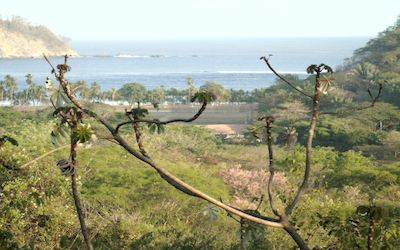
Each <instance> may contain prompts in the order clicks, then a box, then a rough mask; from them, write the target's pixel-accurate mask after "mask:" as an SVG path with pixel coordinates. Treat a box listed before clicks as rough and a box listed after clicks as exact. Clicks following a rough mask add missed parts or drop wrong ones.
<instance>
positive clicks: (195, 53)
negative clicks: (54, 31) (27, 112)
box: [0, 37, 369, 90]
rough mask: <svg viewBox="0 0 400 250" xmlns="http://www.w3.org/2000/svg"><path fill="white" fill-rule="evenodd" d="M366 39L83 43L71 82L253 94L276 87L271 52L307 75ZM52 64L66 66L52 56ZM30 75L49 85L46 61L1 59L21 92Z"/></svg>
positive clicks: (0, 69) (278, 64) (279, 64)
mask: <svg viewBox="0 0 400 250" xmlns="http://www.w3.org/2000/svg"><path fill="white" fill-rule="evenodd" d="M368 40H369V38H368V37H347V38H263V39H243V40H204V41H148V42H146V41H123V42H122V41H107V42H101V41H80V42H78V41H77V42H73V43H72V46H73V47H74V48H75V49H76V50H77V51H78V52H79V54H80V55H81V57H77V58H71V59H70V66H71V67H72V71H71V72H70V73H69V74H68V77H69V79H70V80H71V81H77V80H85V81H87V82H88V83H91V82H94V81H96V82H98V83H100V84H101V86H102V88H103V90H105V89H109V88H111V87H116V88H118V87H120V86H122V85H123V84H124V83H129V82H140V83H143V84H144V85H145V86H147V87H148V88H154V87H157V86H159V85H161V84H163V85H164V86H166V87H167V88H170V87H176V88H185V87H186V79H187V78H188V77H192V78H193V79H194V80H195V83H196V85H197V86H200V85H202V84H203V83H204V82H205V81H217V82H220V83H222V84H223V85H225V87H226V88H234V89H245V90H251V89H254V88H261V87H267V86H270V85H271V84H273V82H274V80H275V77H274V76H273V75H272V74H271V72H269V71H268V70H267V68H266V65H265V64H264V63H263V62H262V61H260V60H259V58H260V56H264V55H269V54H273V57H272V58H271V62H272V63H273V65H274V66H275V68H276V69H277V70H278V71H279V72H281V73H293V74H298V75H299V76H302V77H305V69H306V67H307V66H308V65H310V64H319V63H326V64H329V65H331V66H333V67H336V66H339V65H341V64H342V63H343V60H344V59H345V58H347V57H350V56H351V55H352V53H353V51H354V50H355V49H357V48H359V47H362V46H364V45H365V43H366V42H367V41H368ZM52 60H53V62H54V64H58V63H61V62H62V59H61V58H53V59H52ZM27 73H31V74H32V75H33V76H34V81H35V82H37V83H41V82H43V83H44V82H45V79H46V77H47V76H49V75H50V70H49V67H48V65H47V63H46V62H45V61H44V60H43V59H33V58H30V59H0V78H3V77H4V75H6V74H10V75H12V76H13V77H15V78H16V79H17V81H18V84H19V89H23V88H24V87H25V83H24V76H25V75H26V74H27Z"/></svg>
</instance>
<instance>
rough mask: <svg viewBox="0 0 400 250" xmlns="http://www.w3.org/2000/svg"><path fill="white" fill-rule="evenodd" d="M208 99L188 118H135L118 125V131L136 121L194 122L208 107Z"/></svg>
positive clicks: (165, 123) (157, 122) (160, 123)
mask: <svg viewBox="0 0 400 250" xmlns="http://www.w3.org/2000/svg"><path fill="white" fill-rule="evenodd" d="M207 104H208V103H207V101H204V102H203V104H202V105H201V108H200V109H199V110H198V111H197V113H196V114H195V115H194V116H192V117H190V118H188V119H172V120H168V121H160V120H154V119H153V120H150V119H134V120H130V121H126V122H123V123H120V124H118V125H117V127H116V128H115V131H116V133H118V131H119V129H120V128H121V127H122V126H125V125H128V124H135V123H153V124H157V125H167V124H169V123H175V122H185V123H189V122H192V121H194V120H196V119H197V118H199V117H200V115H201V114H202V113H203V112H204V110H205V109H206V107H207Z"/></svg>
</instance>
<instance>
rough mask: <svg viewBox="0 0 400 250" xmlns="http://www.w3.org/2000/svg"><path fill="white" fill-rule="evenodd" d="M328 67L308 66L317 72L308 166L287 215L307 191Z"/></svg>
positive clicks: (308, 140)
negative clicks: (322, 73)
mask: <svg viewBox="0 0 400 250" xmlns="http://www.w3.org/2000/svg"><path fill="white" fill-rule="evenodd" d="M326 67H327V66H326V65H325V64H320V65H319V66H317V65H315V64H314V65H311V66H310V67H308V68H307V71H308V72H311V73H316V78H315V87H314V97H313V104H312V107H313V108H312V117H311V122H310V129H309V131H308V139H307V146H306V166H305V169H304V176H303V181H302V183H301V185H300V186H299V188H298V190H297V193H296V195H295V198H294V199H293V201H292V203H291V204H290V205H289V206H288V207H287V209H286V215H290V214H291V213H292V212H293V210H294V208H295V207H296V206H297V204H298V203H299V201H300V197H301V195H302V194H303V193H304V192H305V191H306V189H307V187H308V179H309V177H310V171H311V154H312V144H313V140H314V134H315V130H316V127H317V122H318V119H319V113H320V103H321V82H320V77H321V72H322V71H323V70H331V69H330V67H329V66H328V67H329V68H328V69H326Z"/></svg>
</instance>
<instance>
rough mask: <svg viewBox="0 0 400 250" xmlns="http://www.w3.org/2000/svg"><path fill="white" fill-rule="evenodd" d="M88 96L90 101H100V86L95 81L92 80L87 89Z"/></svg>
mask: <svg viewBox="0 0 400 250" xmlns="http://www.w3.org/2000/svg"><path fill="white" fill-rule="evenodd" d="M89 98H90V100H91V101H93V100H94V101H100V99H101V86H100V84H98V83H97V82H93V83H92V84H91V85H90V89H89Z"/></svg>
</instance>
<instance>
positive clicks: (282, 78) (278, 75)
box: [260, 56, 313, 99]
mask: <svg viewBox="0 0 400 250" xmlns="http://www.w3.org/2000/svg"><path fill="white" fill-rule="evenodd" d="M269 58H270V56H269V57H268V58H266V57H265V56H263V57H261V58H260V60H264V62H265V63H266V64H267V66H268V68H269V69H270V70H271V71H272V72H273V73H274V74H275V75H276V76H277V77H278V78H279V79H281V80H282V81H284V82H285V83H287V84H288V85H289V86H290V87H292V88H293V89H295V90H296V91H298V92H299V93H301V94H302V95H304V96H306V97H308V98H311V99H312V98H313V97H312V96H311V95H308V94H306V93H304V92H303V91H301V90H300V89H298V88H296V87H295V86H294V85H293V84H292V83H291V82H289V81H288V80H286V79H285V78H284V77H283V76H281V75H280V74H279V73H278V72H276V70H275V69H274V68H273V67H272V66H271V64H270V63H269Z"/></svg>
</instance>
